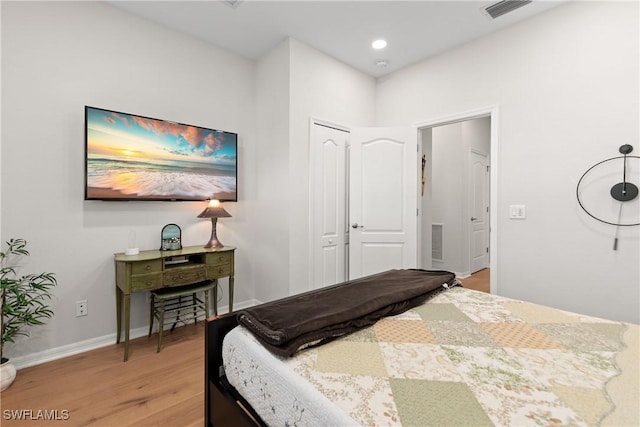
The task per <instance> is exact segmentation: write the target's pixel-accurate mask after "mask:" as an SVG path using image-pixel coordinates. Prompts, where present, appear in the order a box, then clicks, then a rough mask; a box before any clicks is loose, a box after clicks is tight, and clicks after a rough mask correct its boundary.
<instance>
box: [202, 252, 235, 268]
mask: <svg viewBox="0 0 640 427" xmlns="http://www.w3.org/2000/svg"><path fill="white" fill-rule="evenodd" d="M232 256H233V253H232V252H220V253H213V254H207V265H208V266H209V268H211V267H213V266H217V265H221V264H231V257H232Z"/></svg>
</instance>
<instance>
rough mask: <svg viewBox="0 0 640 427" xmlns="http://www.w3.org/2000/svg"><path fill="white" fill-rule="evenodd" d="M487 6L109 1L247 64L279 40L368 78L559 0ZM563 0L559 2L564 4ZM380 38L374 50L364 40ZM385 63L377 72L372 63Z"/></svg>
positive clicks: (455, 1) (493, 0)
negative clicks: (505, 9)
mask: <svg viewBox="0 0 640 427" xmlns="http://www.w3.org/2000/svg"><path fill="white" fill-rule="evenodd" d="M496 1H497V0H488V1H482V0H480V1H477V0H476V1H460V0H449V1H444V0H439V1H415V0H414V1H398V0H392V1H326V0H325V1H305V0H299V1H260V0H244V1H240V2H238V3H237V4H236V5H235V7H232V6H230V5H229V4H227V3H226V2H224V1H110V2H108V3H110V4H112V5H113V6H115V7H117V8H120V9H122V10H125V11H128V12H130V13H132V14H135V15H138V16H141V17H143V18H146V19H149V20H151V21H154V22H156V23H159V24H161V25H164V26H166V27H169V28H173V29H175V30H178V31H181V32H184V33H186V34H190V35H191V36H193V37H196V38H198V39H201V40H204V41H206V42H209V43H211V44H214V45H216V46H219V47H222V48H224V49H226V50H229V51H231V52H235V53H237V54H239V55H242V56H244V57H247V58H250V59H258V58H260V57H261V56H262V55H264V54H265V53H267V52H269V51H270V50H271V49H273V48H274V47H275V46H277V45H278V44H279V43H281V42H282V41H283V40H285V39H286V38H287V37H292V38H294V39H296V40H299V41H301V42H303V43H305V44H307V45H309V46H312V47H314V48H315V49H317V50H319V51H322V52H324V53H326V54H328V55H330V56H332V57H334V58H337V59H339V60H341V61H343V62H345V63H347V64H349V65H351V66H352V67H354V68H356V69H359V70H361V71H363V72H364V73H366V74H369V75H371V76H374V77H381V76H384V75H385V74H388V73H390V72H392V71H395V70H398V69H400V68H403V67H405V66H407V65H409V64H412V63H415V62H417V61H419V60H422V59H424V58H427V57H430V56H433V55H436V54H438V53H440V52H443V51H445V50H448V49H451V48H453V47H456V46H459V45H462V44H464V43H467V42H469V41H471V40H473V39H475V38H478V37H482V36H484V35H486V34H489V33H492V32H495V31H498V30H500V29H502V28H505V27H507V26H510V25H513V24H515V23H517V22H519V21H522V20H524V19H527V18H529V17H531V16H533V15H536V14H538V13H541V12H544V11H546V10H548V9H550V8H552V7H555V6H558V5H559V4H561V3H563V2H564V1H548V0H544V1H542V0H541V1H534V2H532V3H530V4H528V5H526V6H523V7H522V8H519V9H517V10H515V11H513V12H511V13H509V14H506V15H503V16H501V17H498V18H496V19H491V18H490V17H489V16H488V15H487V14H486V13H485V12H484V8H485V7H486V6H488V5H491V4H493V3H496ZM565 1H566V0H565ZM378 38H384V39H386V40H387V42H388V46H387V47H386V48H385V49H383V50H381V51H376V50H374V49H373V48H372V47H371V42H372V41H374V40H375V39H378ZM380 60H386V61H388V65H387V66H385V67H382V66H379V65H376V63H377V62H378V61H380Z"/></svg>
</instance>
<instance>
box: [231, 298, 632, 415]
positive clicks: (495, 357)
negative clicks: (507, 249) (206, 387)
mask: <svg viewBox="0 0 640 427" xmlns="http://www.w3.org/2000/svg"><path fill="white" fill-rule="evenodd" d="M237 329H238V331H237V333H236V334H235V335H236V337H235V338H232V340H231V341H230V342H229V343H228V342H227V341H226V340H225V345H224V347H223V355H224V360H225V362H224V365H225V372H226V374H227V376H228V379H229V381H230V382H231V384H232V385H234V387H236V388H237V389H238V390H239V391H240V393H241V394H242V395H243V396H244V397H245V398H246V399H247V400H248V401H249V403H250V404H251V405H252V406H253V407H254V409H256V410H257V411H258V413H260V414H261V416H262V417H263V419H264V420H265V421H266V422H267V423H268V424H270V425H272V424H280V425H310V426H312V425H363V426H372V425H376V426H386V425H388V426H400V425H402V426H493V425H496V426H550V425H563V426H574V425H576V426H578V425H582V426H597V425H615V426H637V425H640V408H639V402H640V396H639V390H640V384H639V376H640V373H639V370H638V365H639V363H638V362H639V360H640V355H639V346H640V341H639V335H640V332H639V331H640V327H638V326H637V325H630V324H625V323H620V322H613V321H608V320H603V319H598V318H593V317H588V316H583V315H578V314H574V313H569V312H565V311H560V310H556V309H552V308H548V307H544V306H540V305H535V304H531V303H526V302H522V301H517V300H512V299H508V298H504V297H499V296H496V295H491V294H486V293H482V292H477V291H473V290H469V289H464V288H452V289H449V290H447V291H446V292H443V293H440V294H438V295H437V296H435V297H434V298H432V299H430V300H429V301H428V302H426V303H425V304H423V305H421V306H419V307H416V308H414V309H412V310H409V311H407V312H405V313H403V314H400V315H398V316H394V317H387V318H383V319H381V320H379V321H378V322H377V323H376V324H375V325H373V326H370V327H368V328H366V329H363V330H361V331H359V332H356V333H353V334H350V335H348V336H346V337H342V338H340V339H338V340H336V341H333V342H330V343H328V344H326V345H323V346H321V347H316V348H311V349H308V350H304V351H302V352H300V353H298V354H297V355H296V356H295V357H293V358H286V359H285V358H280V357H278V356H275V355H272V354H270V353H269V352H267V351H266V350H264V348H262V349H261V350H260V348H261V347H260V346H259V345H257V342H255V339H254V338H253V337H252V336H251V334H250V333H249V332H247V331H246V330H245V331H243V330H242V328H237ZM233 332H236V331H233ZM238 337H241V338H238ZM237 339H240V340H245V341H249V342H251V341H253V342H254V343H255V344H256V346H255V348H257V349H258V350H257V353H255V352H253V351H248V352H247V351H246V350H244V349H242V350H241V347H243V345H241V344H240V343H239V341H236V340H237ZM262 352H265V353H266V354H263V353H262ZM258 353H260V354H258Z"/></svg>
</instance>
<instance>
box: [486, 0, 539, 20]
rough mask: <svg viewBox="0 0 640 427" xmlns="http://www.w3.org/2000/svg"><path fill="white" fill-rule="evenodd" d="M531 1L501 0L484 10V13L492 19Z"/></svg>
mask: <svg viewBox="0 0 640 427" xmlns="http://www.w3.org/2000/svg"><path fill="white" fill-rule="evenodd" d="M529 3H531V0H502V1H499V2H498V3H494V4H492V5H490V6H487V7H485V8H484V11H485V12H486V13H487V14H488V15H489V16H490V17H491V18H493V19H496V18H497V17H499V16H502V15H505V14H507V13H509V12H513V11H514V10H516V9H519V8H521V7H522V6H526V5H528V4H529Z"/></svg>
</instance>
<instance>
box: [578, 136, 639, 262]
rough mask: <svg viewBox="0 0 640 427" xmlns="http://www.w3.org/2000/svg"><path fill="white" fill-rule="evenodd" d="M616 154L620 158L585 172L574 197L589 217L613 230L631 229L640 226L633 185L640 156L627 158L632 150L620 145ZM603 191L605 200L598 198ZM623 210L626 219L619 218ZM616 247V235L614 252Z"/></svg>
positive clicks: (627, 145) (623, 217) (592, 167)
mask: <svg viewBox="0 0 640 427" xmlns="http://www.w3.org/2000/svg"><path fill="white" fill-rule="evenodd" d="M618 151H620V154H622V155H621V156H616V157H611V158H610V159H605V160H602V161H601V162H598V163H596V164H595V165H593V166H591V167H590V168H589V169H587V171H586V172H585V173H584V174H583V175H582V177H580V180H579V181H578V185H577V187H576V197H577V199H578V204H579V205H580V207H581V208H582V209H583V210H584V211H585V212H586V213H587V215H589V216H590V217H591V218H593V219H595V220H597V221H600V222H602V223H605V224H609V225H613V226H616V227H632V226H636V225H640V221H639V220H640V216H639V215H638V214H637V212H636V211H637V210H638V209H637V206H636V205H637V204H638V203H639V199H638V185H637V184H636V183H635V182H633V181H637V180H638V178H637V176H638V171H639V169H640V167H639V164H640V162H638V160H639V159H640V157H638V156H631V155H630V154H631V152H633V147H632V146H631V145H629V144H625V145H622V146H621V147H620V148H619V150H618ZM632 162H633V164H631V163H632ZM605 190H608V197H602V196H604V194H602V193H603V192H604V191H605ZM589 193H592V194H589ZM595 193H599V194H595ZM607 200H608V201H607ZM625 207H627V208H630V212H631V215H627V216H626V217H625V216H623V212H624V209H627V208H625ZM617 244H618V238H617V233H616V238H615V240H614V247H613V249H614V250H615V249H617Z"/></svg>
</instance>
